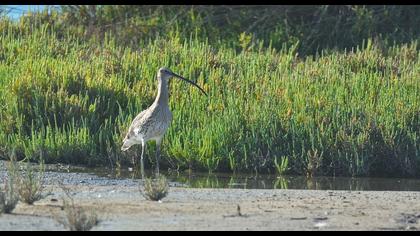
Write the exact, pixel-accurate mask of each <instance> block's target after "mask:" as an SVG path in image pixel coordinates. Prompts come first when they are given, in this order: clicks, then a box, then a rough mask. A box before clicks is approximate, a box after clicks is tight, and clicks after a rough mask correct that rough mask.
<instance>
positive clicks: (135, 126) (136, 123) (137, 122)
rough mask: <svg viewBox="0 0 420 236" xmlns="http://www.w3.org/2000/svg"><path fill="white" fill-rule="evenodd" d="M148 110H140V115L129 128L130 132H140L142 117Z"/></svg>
mask: <svg viewBox="0 0 420 236" xmlns="http://www.w3.org/2000/svg"><path fill="white" fill-rule="evenodd" d="M146 111H147V110H144V111H142V112H140V113H139V114H138V115H137V116H136V117H135V118H134V120H133V122H131V126H130V128H129V132H133V133H135V134H138V131H139V126H140V123H141V120H142V118H143V116H144V114H146Z"/></svg>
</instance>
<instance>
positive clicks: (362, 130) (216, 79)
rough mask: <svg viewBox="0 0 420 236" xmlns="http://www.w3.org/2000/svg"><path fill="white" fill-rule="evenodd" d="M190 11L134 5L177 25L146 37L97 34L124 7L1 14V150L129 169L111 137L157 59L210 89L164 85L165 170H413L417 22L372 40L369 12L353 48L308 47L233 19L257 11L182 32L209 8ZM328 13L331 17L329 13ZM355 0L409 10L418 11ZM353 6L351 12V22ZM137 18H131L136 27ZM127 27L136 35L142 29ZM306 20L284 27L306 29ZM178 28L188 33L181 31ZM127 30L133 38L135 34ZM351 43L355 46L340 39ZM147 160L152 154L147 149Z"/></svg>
mask: <svg viewBox="0 0 420 236" xmlns="http://www.w3.org/2000/svg"><path fill="white" fill-rule="evenodd" d="M132 8H133V9H134V10H133V12H134V11H135V9H137V10H138V11H139V9H141V8H135V7H132ZM197 8H198V9H197V10H192V8H188V7H185V9H184V11H186V12H188V13H189V14H181V13H179V15H177V17H171V16H172V15H171V12H172V10H168V9H165V8H162V7H160V8H158V7H157V9H154V8H153V7H149V8H144V9H143V11H139V13H142V12H143V13H144V12H147V11H148V12H150V15H153V16H155V17H154V18H152V17H147V18H144V19H147V23H154V24H156V25H158V26H159V25H162V21H163V22H172V21H170V19H172V20H173V22H175V23H173V24H174V25H175V26H174V27H171V28H170V29H168V28H165V27H162V28H163V29H164V30H163V31H159V30H156V31H153V32H147V31H145V32H144V33H143V34H137V33H138V32H137V31H133V32H131V31H130V30H132V28H130V27H127V28H125V30H122V31H121V32H120V33H119V34H115V32H117V31H119V30H121V29H123V27H119V26H118V24H111V25H112V27H111V28H110V29H109V30H103V31H98V29H99V28H104V27H105V26H106V25H108V23H109V22H108V21H109V19H114V18H115V19H118V18H119V16H120V15H121V14H122V13H123V12H124V11H127V12H128V13H130V11H128V10H127V8H123V7H121V8H118V7H117V8H115V10H110V9H111V8H107V7H103V8H95V10H92V11H95V12H98V11H99V12H100V11H103V14H97V13H96V16H98V15H99V16H106V17H103V18H100V17H96V18H93V19H96V20H95V21H93V20H91V19H92V15H93V14H87V15H89V17H87V18H86V16H85V15H83V11H84V10H89V8H88V7H80V8H74V9H63V10H64V11H63V12H53V13H51V14H48V13H47V12H44V13H40V14H35V15H29V16H26V17H23V18H21V19H20V20H19V21H18V22H12V21H10V20H8V19H6V18H3V19H1V20H0V106H1V107H0V157H1V158H7V157H8V156H9V155H10V153H11V152H12V151H14V152H15V153H16V154H17V155H18V157H19V158H30V159H38V158H40V157H42V158H43V159H44V160H45V161H46V162H64V163H78V164H85V165H110V164H112V165H115V163H117V164H126V163H128V162H129V160H131V158H130V157H129V156H132V155H138V152H136V150H135V149H134V150H131V151H130V152H128V153H121V152H120V145H121V140H122V138H123V136H124V134H125V132H126V130H127V128H128V126H129V125H130V122H131V120H132V119H133V118H134V116H135V115H136V114H137V113H138V112H140V111H141V110H143V109H145V108H147V106H149V105H150V104H151V103H152V102H153V100H154V96H155V95H156V80H155V76H156V72H157V69H158V68H159V67H161V66H167V67H169V68H171V69H172V70H174V71H175V72H177V73H179V74H181V75H184V76H185V77H187V78H190V79H192V80H195V81H197V83H198V84H199V85H200V86H201V87H203V88H204V89H205V90H206V91H207V93H208V94H209V97H204V96H201V94H200V92H199V91H198V90H196V89H194V88H193V87H190V86H188V85H186V84H184V83H182V82H178V81H173V82H172V83H171V84H170V90H171V98H170V100H171V101H170V106H171V110H172V111H173V115H174V119H173V122H172V125H171V127H170V129H169V131H168V133H167V135H166V136H165V139H164V143H163V150H162V152H163V153H162V154H163V155H164V156H165V158H164V159H163V162H164V163H162V164H163V165H164V166H167V167H171V168H181V169H183V168H192V169H195V170H209V171H258V172H269V171H271V172H273V171H278V172H282V173H292V174H306V175H309V176H312V175H347V176H354V175H356V176H385V175H386V176H391V175H401V176H418V175H419V173H420V172H419V171H420V153H419V151H420V137H419V136H420V104H419V103H420V81H419V80H420V57H419V49H418V44H417V40H416V39H417V37H418V34H419V32H418V30H419V29H418V27H417V28H416V27H409V26H408V24H402V23H401V24H400V26H401V27H400V28H398V27H397V28H394V31H395V32H393V33H392V34H389V35H388V36H389V37H385V36H380V37H379V36H378V37H375V38H372V37H374V36H375V35H376V33H378V32H381V31H380V30H378V29H377V28H375V27H379V26H378V25H381V24H382V23H381V24H379V23H378V22H376V21H374V20H375V19H376V18H374V17H373V16H375V17H376V15H372V18H371V20H372V21H373V22H372V23H371V24H369V25H368V26H369V27H371V28H370V31H369V33H366V34H363V33H360V32H359V33H358V34H355V35H354V37H353V39H352V40H351V41H352V42H350V41H348V42H345V40H344V41H343V40H342V38H341V37H342V36H343V37H345V39H348V37H347V36H348V35H347V36H345V35H343V34H341V33H337V34H336V37H334V36H333V35H330V37H334V40H333V39H331V38H325V39H324V40H322V39H323V38H319V39H318V40H319V42H314V44H311V45H309V46H308V45H306V47H305V44H304V43H303V42H305V40H308V39H307V38H299V37H297V36H296V38H295V39H293V37H289V36H290V35H287V37H286V36H285V37H286V38H287V39H293V40H285V37H283V38H282V37H281V35H282V33H278V35H277V36H273V35H271V34H269V35H266V36H264V35H265V33H267V32H268V33H270V32H271V33H273V34H274V33H275V32H276V31H275V30H271V31H270V29H271V28H270V27H271V26H266V27H265V29H267V32H265V33H264V32H263V29H259V27H256V29H259V30H256V31H255V32H254V33H250V32H246V31H242V33H240V31H241V29H243V28H241V27H242V26H241V25H240V24H239V25H238V24H235V23H234V22H236V21H237V22H247V21H246V20H247V19H246V17H245V16H247V14H245V13H247V11H251V10H252V9H253V10H254V11H256V10H255V9H254V8H250V9H248V10H247V9H244V7H242V8H240V9H242V10H240V11H239V10H237V11H238V12H241V11H245V13H244V14H245V16H243V17H245V19H242V20H241V18H240V16H236V17H237V18H234V19H233V20H232V22H233V23H232V24H230V25H229V27H230V26H232V30H230V28H226V27H227V26H225V28H223V27H222V26H223V24H222V23H220V22H219V23H220V24H221V25H218V24H219V23H217V22H213V21H205V22H207V23H202V24H199V25H198V26H200V27H196V25H195V26H192V25H191V24H192V23H194V22H196V21H198V19H201V18H203V17H204V15H203V14H204V13H206V11H205V10H203V8H199V7H197ZM292 8H293V7H291V9H292ZM296 8H298V7H296ZM312 8H313V9H312V11H318V10H319V9H323V8H322V7H312ZM324 8H325V9H326V10H325V11H326V12H327V13H329V14H332V13H331V12H329V11H331V10H330V9H332V8H333V7H324ZM337 8H339V7H337ZM354 8H355V9H359V10H357V11H362V10H360V9H364V10H363V11H367V12H370V10H371V11H372V12H374V10H375V9H382V8H383V9H385V10H383V12H387V11H396V12H405V13H407V12H409V13H410V14H414V13H413V12H416V11H417V12H419V10H418V8H416V7H407V8H404V7H399V8H398V7H390V8H386V7H382V8H381V7H377V8H374V7H372V9H370V8H369V7H365V8H363V7H354ZM232 9H236V8H232ZM276 9H282V8H276ZM284 9H286V7H285V8H284ZM310 9H311V8H309V7H308V8H307V10H308V11H310ZM334 9H335V8H334ZM369 9H370V10H369ZM164 10H165V12H166V15H165V14H161V15H162V17H158V16H159V14H156V11H164ZM216 10H221V9H212V11H216ZM173 11H174V12H176V11H175V10H173ZM199 11H202V12H201V13H200V12H199ZM271 11H272V10H267V9H266V10H265V13H264V11H261V12H262V13H261V12H260V11H257V13H258V12H259V13H260V14H262V15H263V16H264V14H270V12H271ZM357 11H355V12H356V13H353V14H355V15H356V17H359V18H360V16H359V15H357V14H358V13H357ZM179 12H183V11H179ZM197 12H198V13H197ZM208 12H210V10H208V11H207V13H208ZM216 12H217V11H216ZM235 12H236V11H235ZM235 12H233V13H235ZM128 13H127V14H126V16H125V17H126V18H127V15H129V14H128ZM199 13H200V14H199ZM233 13H232V12H231V14H230V15H231V16H232V17H233V16H235V15H234V14H233ZM236 13H237V12H236ZM289 13H290V12H289ZM327 13H325V14H327ZM130 14H131V13H130ZM212 14H213V15H217V14H215V13H214V12H213V13H212ZM308 14H309V13H308ZM348 14H350V13H348ZM366 14H368V13H366ZM383 14H385V13H383ZM401 14H402V13H401ZM219 15H220V14H219ZM248 15H249V14H248ZM279 15H280V16H279V17H281V14H279ZM309 15H310V14H309ZM368 15H369V14H368ZM303 16H306V17H309V16H308V15H305V14H302V17H301V18H302V22H306V21H311V19H306V18H305V17H303ZM315 16H316V15H313V17H315ZM351 16H352V15H351V14H350V16H348V17H347V18H346V17H344V18H342V19H341V18H340V19H341V20H342V21H345V19H352V17H351ZM139 17H140V18H137V17H135V18H133V20H132V24H134V23H136V24H137V23H138V24H140V23H141V22H142V21H141V19H143V18H141V15H140V16H139ZM295 17H296V18H298V16H295ZM322 17H324V15H323V16H322ZM322 17H318V19H324V20H326V19H330V18H322ZM325 17H326V16H325ZM389 17H391V18H392V17H394V16H393V15H392V16H389ZM391 18H390V19H391ZM74 19H79V21H74ZM85 19H88V20H85ZM89 19H90V20H89ZM130 19H131V18H130ZM192 19H194V21H193V20H192ZM204 19H206V18H205V17H204ZM211 19H212V18H211ZM235 19H236V21H235ZM279 19H280V18H279ZM285 19H288V20H290V22H292V21H291V19H292V18H290V17H289V18H285ZM361 19H364V18H361ZM404 19H405V18H404ZM419 19H420V14H419V15H417V16H416V17H415V16H414V15H411V18H409V20H410V22H413V24H414V23H416V22H419ZM202 20H203V19H202ZM248 20H249V19H248ZM381 20H384V19H381ZM145 21H146V20H145ZM312 21H313V19H312ZM77 22H79V24H76V23H77ZM133 22H134V23H133ZM208 22H210V23H208ZM222 22H223V21H222ZM280 22H284V21H280ZM290 22H289V23H288V24H291V23H290ZM296 22H298V20H297V19H296ZM339 22H340V21H339ZM361 22H362V21H361ZM398 22H403V19H402V18H399V21H398ZM398 22H394V24H397V23H398ZM136 24H134V26H135V27H134V26H133V29H142V28H141V27H140V26H139V25H136ZM261 24H262V23H261ZM302 24H303V25H299V24H298V23H294V24H292V25H291V26H288V27H290V28H287V27H286V29H287V30H289V29H292V28H296V30H298V29H300V30H301V31H302V32H304V31H305V27H304V23H302ZM177 25H178V26H177ZM181 25H182V26H185V27H180V26H181ZM417 25H419V24H417ZM299 26H300V27H299ZM339 26H340V29H342V27H341V25H339ZM188 27H195V28H194V29H197V31H192V32H194V33H192V34H191V32H190V33H189V36H188V37H185V36H186V34H187V32H186V31H185V29H192V28H188ZM354 27H356V26H354V25H353V28H352V30H354ZM389 27H392V25H391V26H389ZM263 28H264V27H263ZM312 28H313V27H312ZM362 28H365V27H362ZM379 28H380V27H379ZM157 29H160V28H159V27H157ZM199 29H200V30H202V31H203V32H199V31H198V30H199ZM226 29H229V30H226ZM282 29H283V28H282ZM286 29H285V30H286ZM321 29H322V30H328V27H327V28H324V27H320V28H319V29H314V30H316V32H314V33H313V34H314V35H312V36H311V37H315V36H316V35H325V33H324V34H322V32H321ZM395 29H398V30H395ZM210 30H212V31H210ZM217 30H218V31H217ZM337 30H338V29H337ZM347 30H349V29H347ZM352 30H349V31H348V33H349V34H350V33H351V32H353V31H352ZM382 30H383V32H386V31H387V30H388V29H387V28H384V29H382ZM228 32H229V35H228ZM279 32H280V31H279ZM293 32H295V31H293ZM355 32H356V33H357V32H358V31H355ZM399 32H404V33H401V34H403V35H405V36H404V37H403V36H401V37H399V36H398V35H399V34H398V33H399ZM134 33H136V34H137V35H139V37H137V38H135V39H133V38H132V34H134ZM295 33H296V32H295ZM230 34H232V35H230ZM211 35H213V37H207V36H211ZM296 35H299V34H298V33H296ZM378 35H380V34H378ZM365 36H366V37H365ZM397 36H398V37H399V38H398V39H399V40H396V38H395V37H397ZM258 37H260V38H261V40H258ZM356 38H357V39H356ZM121 39H126V40H121ZM216 39H217V40H216ZM263 39H265V42H267V41H271V43H268V44H266V43H265V42H264V41H263ZM273 39H276V40H278V42H274V41H273ZM302 39H303V40H302ZM127 40H128V41H127ZM348 40H350V39H348ZM391 41H395V42H393V43H390V42H391ZM397 42H400V43H397ZM353 44H355V45H358V46H356V47H354V48H353V49H352V48H350V47H347V46H349V45H353ZM334 47H337V48H341V49H343V48H346V49H343V50H333V48H334ZM319 48H325V49H324V50H317V49H319ZM299 52H300V53H301V54H299ZM309 52H318V53H315V54H312V53H309ZM302 54H307V55H306V56H305V57H303V56H302ZM146 154H147V156H148V157H150V161H151V162H153V161H154V147H153V145H152V146H150V148H149V149H147V153H146Z"/></svg>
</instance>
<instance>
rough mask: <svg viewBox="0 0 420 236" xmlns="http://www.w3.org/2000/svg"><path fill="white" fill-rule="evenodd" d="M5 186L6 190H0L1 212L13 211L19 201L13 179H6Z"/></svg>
mask: <svg viewBox="0 0 420 236" xmlns="http://www.w3.org/2000/svg"><path fill="white" fill-rule="evenodd" d="M4 188H5V189H4V191H3V190H1V191H0V214H2V213H11V212H12V211H13V209H15V207H16V205H17V203H18V201H19V198H18V196H17V194H16V193H15V191H14V189H13V182H12V181H6V183H5V187H4Z"/></svg>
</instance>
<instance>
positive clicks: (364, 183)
mask: <svg viewBox="0 0 420 236" xmlns="http://www.w3.org/2000/svg"><path fill="white" fill-rule="evenodd" d="M68 171H70V172H84V173H89V174H94V175H97V176H100V177H107V178H110V179H138V178H139V175H138V174H136V173H134V172H132V171H129V170H128V169H124V170H119V171H115V170H109V169H108V170H107V169H87V168H69V169H68ZM161 174H164V175H165V176H166V177H167V178H168V180H169V181H170V182H175V183H178V184H179V185H180V186H186V187H191V188H240V189H313V190H351V191H362V190H365V191H420V179H404V178H348V177H314V178H311V179H308V178H306V177H305V176H277V175H257V176H256V175H246V174H221V173H214V174H209V173H195V172H193V173H188V172H184V173H175V172H172V173H168V172H162V173H161ZM147 176H152V173H151V172H148V173H147Z"/></svg>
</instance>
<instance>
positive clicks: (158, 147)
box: [156, 138, 162, 176]
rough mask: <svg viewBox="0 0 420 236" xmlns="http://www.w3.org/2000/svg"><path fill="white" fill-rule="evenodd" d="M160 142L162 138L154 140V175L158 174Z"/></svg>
mask: <svg viewBox="0 0 420 236" xmlns="http://www.w3.org/2000/svg"><path fill="white" fill-rule="evenodd" d="M161 143H162V139H161V138H160V139H157V140H156V176H158V175H159V160H160V145H161Z"/></svg>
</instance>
